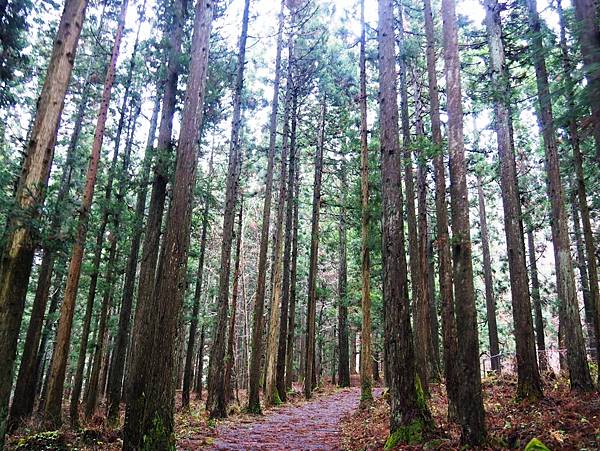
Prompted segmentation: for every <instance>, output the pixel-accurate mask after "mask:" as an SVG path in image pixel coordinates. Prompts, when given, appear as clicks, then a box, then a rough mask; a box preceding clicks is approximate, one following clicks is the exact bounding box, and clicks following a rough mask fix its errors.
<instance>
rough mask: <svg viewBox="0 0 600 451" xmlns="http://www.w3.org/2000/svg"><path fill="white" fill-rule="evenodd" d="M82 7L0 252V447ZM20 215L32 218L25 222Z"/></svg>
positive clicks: (63, 45) (68, 11)
mask: <svg viewBox="0 0 600 451" xmlns="http://www.w3.org/2000/svg"><path fill="white" fill-rule="evenodd" d="M86 7H87V1H86V0H67V1H66V3H65V6H64V9H63V12H62V16H61V19H60V23H59V25H58V30H57V33H56V39H55V40H54V44H53V48H52V55H51V56H50V62H49V64H48V69H47V71H46V77H45V80H44V85H43V87H42V91H41V94H40V97H39V99H38V102H37V111H36V114H35V118H34V120H33V128H32V130H31V134H30V137H29V141H28V145H27V154H26V156H25V161H24V163H23V167H22V169H21V175H20V177H19V182H18V186H17V190H16V193H15V205H16V206H17V208H18V210H19V214H16V215H11V217H10V219H9V220H8V235H7V236H6V241H5V246H4V249H3V250H2V253H1V260H0V331H1V332H0V361H1V362H3V363H2V367H1V369H0V448H2V447H3V446H4V434H5V432H6V427H7V416H8V403H9V399H10V394H11V389H12V382H13V367H14V362H15V357H16V351H17V340H18V335H19V329H20V327H21V319H22V318H23V310H24V308H25V297H26V295H27V286H28V282H29V276H30V274H31V266H32V264H33V256H34V251H35V247H36V239H35V225H34V224H35V219H36V218H37V217H38V216H39V214H40V209H41V206H42V205H43V204H44V199H45V194H46V189H45V188H46V187H47V185H48V178H49V176H50V169H51V166H52V159H53V156H54V144H55V141H56V133H57V131H58V126H59V124H60V117H61V114H62V110H63V105H64V101H65V94H66V92H67V87H68V85H69V80H70V79H71V72H72V69H73V64H74V62H75V53H76V51H77V44H78V42H79V36H80V33H81V27H82V26H83V20H84V18H85V10H86ZM24 215H25V216H24ZM24 217H27V218H28V219H31V220H24Z"/></svg>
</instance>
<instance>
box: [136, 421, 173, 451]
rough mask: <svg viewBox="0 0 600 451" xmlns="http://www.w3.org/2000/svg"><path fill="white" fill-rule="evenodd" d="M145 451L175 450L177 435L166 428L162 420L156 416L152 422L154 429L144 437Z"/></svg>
mask: <svg viewBox="0 0 600 451" xmlns="http://www.w3.org/2000/svg"><path fill="white" fill-rule="evenodd" d="M142 449H143V450H144V451H152V450H157V449H161V450H165V451H167V450H169V451H174V450H175V434H174V433H173V431H169V430H168V429H167V427H165V425H164V423H163V421H162V419H161V418H160V417H159V416H158V415H155V416H154V419H153V420H152V428H151V429H150V431H148V433H147V434H145V435H144V445H143V447H142Z"/></svg>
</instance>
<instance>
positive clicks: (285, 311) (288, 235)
mask: <svg viewBox="0 0 600 451" xmlns="http://www.w3.org/2000/svg"><path fill="white" fill-rule="evenodd" d="M289 60H290V61H291V63H288V64H292V63H293V61H292V60H291V59H289ZM289 81H291V82H292V83H291V84H290V87H289V88H290V89H292V92H291V98H290V99H288V101H290V102H291V104H292V105H291V127H290V128H291V129H290V161H289V168H288V176H287V184H288V186H287V191H286V216H285V245H284V250H283V282H282V294H281V315H280V317H279V324H280V327H279V344H278V348H277V380H276V385H277V393H278V394H279V398H280V399H281V401H283V402H285V401H286V399H287V390H288V387H287V386H286V367H287V359H286V354H287V352H288V349H287V348H288V335H289V330H288V327H290V325H291V324H289V323H288V320H289V318H290V316H291V315H294V313H295V312H291V311H290V310H291V309H295V308H296V305H295V302H294V305H293V306H292V305H290V304H291V302H290V298H291V292H290V285H291V278H290V276H291V269H292V268H291V266H292V261H291V258H292V241H293V239H292V238H293V234H294V232H293V225H294V207H295V205H296V203H297V198H295V197H294V195H295V190H294V187H295V184H296V171H297V169H298V164H297V163H296V160H297V157H296V152H297V149H296V126H297V117H296V115H297V111H296V110H297V91H296V89H297V87H296V86H295V85H294V84H293V78H291V77H290V78H289ZM294 301H295V299H294ZM292 334H293V332H292ZM289 371H292V369H291V368H290V370H289ZM290 388H291V387H290Z"/></svg>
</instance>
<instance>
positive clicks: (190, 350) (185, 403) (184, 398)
mask: <svg viewBox="0 0 600 451" xmlns="http://www.w3.org/2000/svg"><path fill="white" fill-rule="evenodd" d="M213 154H214V150H211V153H210V160H209V162H208V176H207V178H206V186H205V188H204V189H205V190H206V191H205V193H204V211H203V212H202V232H201V235H200V256H199V257H198V270H197V271H196V288H195V290H194V304H193V305H192V320H191V322H190V334H189V337H188V344H187V352H186V356H185V369H184V370H183V390H182V392H181V408H182V409H186V408H188V407H189V404H190V389H191V385H192V358H193V356H194V344H195V342H196V329H198V313H199V311H200V298H201V296H202V281H203V278H204V259H205V256H206V236H207V233H208V219H209V217H208V213H209V211H210V197H211V191H212V178H213ZM202 331H203V333H204V325H203V326H202ZM200 391H201V390H196V392H200Z"/></svg>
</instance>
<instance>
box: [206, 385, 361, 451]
mask: <svg viewBox="0 0 600 451" xmlns="http://www.w3.org/2000/svg"><path fill="white" fill-rule="evenodd" d="M359 397H360V389H359V388H357V387H353V388H349V389H345V390H342V391H339V392H337V393H335V394H333V395H330V396H324V397H322V398H318V399H316V400H314V401H311V402H309V403H306V404H303V405H300V406H284V407H281V408H278V409H276V410H274V411H271V412H270V413H269V414H267V415H265V416H264V417H261V418H258V419H256V421H252V422H250V423H239V424H234V425H232V424H228V425H223V426H220V427H219V429H218V433H217V437H216V439H215V441H214V443H213V445H212V446H211V447H209V448H208V449H212V450H278V451H280V450H303V451H304V450H339V449H341V448H340V424H339V423H340V420H341V419H342V417H343V416H344V415H345V414H347V413H349V412H351V411H353V410H354V409H356V408H357V406H358V402H359Z"/></svg>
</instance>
